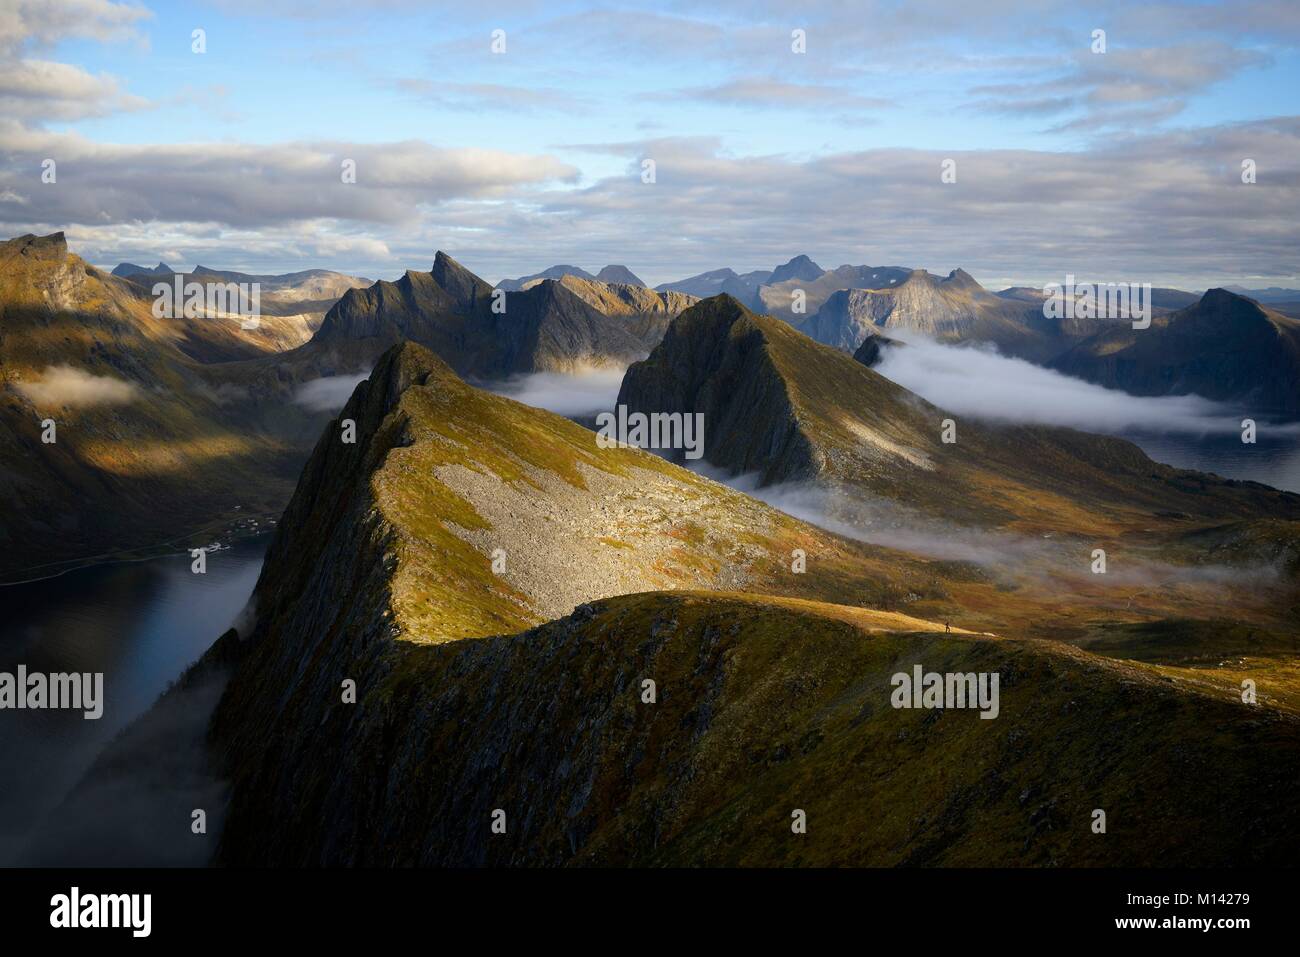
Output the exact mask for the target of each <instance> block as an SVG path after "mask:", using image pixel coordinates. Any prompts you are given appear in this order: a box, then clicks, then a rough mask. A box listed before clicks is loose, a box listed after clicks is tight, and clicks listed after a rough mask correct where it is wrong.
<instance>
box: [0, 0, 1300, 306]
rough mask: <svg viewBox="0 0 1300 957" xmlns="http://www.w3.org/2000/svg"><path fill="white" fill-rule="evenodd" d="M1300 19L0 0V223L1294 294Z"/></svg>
mask: <svg viewBox="0 0 1300 957" xmlns="http://www.w3.org/2000/svg"><path fill="white" fill-rule="evenodd" d="M1296 6H1297V5H1296V4H1294V3H1281V2H1242V3H1236V4H1209V3H1169V4H1152V5H1146V6H1143V7H1140V8H1134V7H1132V6H1131V5H1129V4H1126V3H1098V4H1086V3H1085V4H1081V3H1061V4H1056V3H1052V2H1043V0H1035V2H1018V0H993V2H990V3H983V4H970V3H944V2H939V0H926V2H921V3H906V4H904V3H869V2H868V3H858V4H845V3H825V4H819V3H812V4H805V5H801V6H800V7H799V8H798V9H797V12H796V10H795V8H794V7H793V6H792V5H789V4H764V3H761V2H760V3H748V4H734V5H733V4H682V5H678V6H674V5H672V4H669V5H666V6H665V5H663V4H644V5H627V4H620V5H593V4H576V3H565V4H555V3H546V4H540V3H526V2H508V3H501V4H495V3H490V2H486V3H481V4H477V5H474V6H473V8H472V10H471V11H470V12H466V11H465V9H464V7H465V5H464V4H442V3H436V2H435V3H427V2H426V3H417V2H411V3H407V2H404V0H387V2H379V3H369V4H367V3H356V2H341V0H321V2H318V3H309V2H297V0H290V2H281V0H261V2H252V0H248V2H245V0H223V2H205V3H185V2H154V3H140V4H132V3H114V2H112V0H41V2H40V3H35V2H29V0H0V11H4V12H6V13H8V14H9V15H8V16H7V17H5V18H3V19H2V20H0V23H3V24H4V25H3V27H2V28H0V29H3V32H2V33H0V40H3V42H4V46H3V55H2V59H0V123H3V124H5V125H4V126H3V127H0V129H3V131H4V132H5V133H6V135H5V136H4V137H3V139H4V141H5V143H4V146H2V147H0V218H3V219H4V220H5V221H6V225H5V227H4V228H5V231H6V232H8V233H18V232H24V231H40V230H43V229H44V230H48V229H54V228H61V229H65V230H66V231H67V232H68V234H69V239H70V241H71V243H72V245H73V248H74V250H76V251H79V252H81V253H82V254H83V255H85V256H86V257H87V258H88V259H90V260H91V261H93V262H96V263H100V264H103V265H113V264H114V263H115V262H116V261H118V260H119V259H133V260H150V261H151V262H152V261H154V260H156V259H158V258H164V259H167V260H168V262H170V263H171V264H172V265H178V266H188V265H193V264H194V263H195V262H203V263H204V264H206V265H210V266H222V267H232V268H247V269H259V270H267V271H281V270H286V269H292V268H307V267H311V266H326V267H330V268H338V269H342V270H345V271H348V272H354V273H359V274H365V275H372V276H385V277H389V276H392V275H395V274H397V273H400V272H401V271H402V270H403V269H405V268H424V269H427V268H428V264H429V262H430V261H431V260H432V256H433V252H434V249H436V248H445V249H447V250H448V251H449V252H451V253H452V255H455V256H457V258H460V259H461V260H462V261H463V262H465V263H466V265H468V266H470V267H471V268H473V269H475V271H477V272H479V273H480V274H481V275H484V276H485V277H486V278H489V279H498V278H501V277H503V276H509V275H518V274H523V273H527V272H533V271H536V270H538V269H541V268H543V267H545V266H547V265H550V264H552V263H556V262H568V263H576V264H578V265H582V266H585V267H587V268H589V269H592V270H593V271H594V270H595V269H598V268H599V267H600V266H602V265H604V264H605V263H607V262H623V263H626V264H627V265H629V266H630V267H631V268H632V269H633V270H634V271H636V272H638V273H640V274H641V275H642V276H643V277H644V278H646V279H647V280H649V281H652V282H653V281H662V280H665V279H671V278H679V277H681V276H684V275H689V274H691V273H694V272H699V271H702V270H705V269H710V268H716V267H719V266H723V265H729V266H732V267H733V268H736V269H737V270H741V271H743V270H746V269H752V268H770V267H771V266H773V265H775V264H776V263H777V262H781V261H784V260H785V259H788V258H789V257H790V256H793V255H795V254H796V253H800V252H806V253H808V254H810V255H812V256H813V257H814V258H815V259H817V260H818V261H819V262H820V263H821V264H822V265H823V266H835V265H839V264H841V263H845V262H853V263H870V264H873V265H906V266H924V267H927V268H931V269H933V270H936V271H945V272H946V271H947V270H948V269H951V268H954V267H956V266H963V267H965V268H966V269H968V271H970V272H971V273H972V274H974V275H975V276H976V278H978V279H980V280H981V281H984V282H985V283H986V284H989V285H995V286H996V285H1004V284H1009V283H1012V282H1026V283H1034V284H1041V283H1042V282H1045V281H1049V280H1052V279H1059V278H1061V277H1063V276H1064V275H1065V273H1066V272H1073V273H1075V274H1079V275H1094V276H1098V277H1114V279H1115V280H1129V281H1152V282H1154V283H1156V284H1168V285H1183V286H1185V287H1197V288H1203V287H1204V286H1205V285H1209V284H1219V283H1222V282H1233V281H1240V282H1244V283H1246V284H1248V285H1261V284H1273V283H1278V284H1292V285H1294V284H1297V283H1300V279H1298V278H1297V274H1298V273H1300V267H1297V264H1296V260H1297V256H1296V250H1297V246H1300V244H1298V243H1297V242H1296V239H1297V232H1296V226H1295V222H1296V215H1295V214H1296V213H1297V212H1298V211H1300V209H1297V196H1298V195H1300V192H1298V190H1300V183H1298V180H1300V176H1298V174H1297V150H1296V149H1295V147H1296V145H1297V144H1296V139H1297V136H1298V135H1300V134H1298V131H1297V122H1296V114H1297V113H1300V110H1297V109H1296V106H1295V96H1296V93H1295V91H1296V90H1297V89H1300V56H1298V54H1297V49H1296V44H1297V38H1298V37H1300V15H1298V14H1297V12H1296ZM10 8H12V12H10ZM195 28H202V29H204V30H205V31H206V34H207V51H206V52H205V53H204V54H202V55H197V54H195V53H193V52H192V51H191V31H192V30H193V29H195ZM796 28H799V29H803V30H805V31H806V37H807V40H806V43H807V52H806V53H803V54H795V53H793V52H792V50H791V31H792V30H794V29H796ZM494 29H503V30H505V31H506V34H505V36H506V52H505V53H504V54H493V53H492V52H491V49H490V44H491V34H492V31H493V30H494ZM1096 29H1104V30H1105V31H1106V52H1105V53H1104V54H1097V53H1094V52H1092V50H1091V46H1092V44H1093V38H1092V34H1093V31H1094V30H1096ZM52 65H55V66H57V68H58V69H57V70H55V66H52ZM354 154H355V155H354ZM1255 154H1258V155H1255ZM46 157H50V158H54V159H56V160H59V159H60V157H62V158H63V159H64V160H65V161H64V162H62V163H61V164H60V172H61V175H60V177H59V182H58V183H57V184H41V183H39V180H38V179H37V180H33V177H32V175H31V171H32V170H33V169H36V168H38V167H39V163H40V160H41V159H43V158H46ZM647 157H649V158H653V159H654V160H655V162H656V164H657V180H656V182H655V183H654V184H643V183H642V182H641V180H640V164H641V161H642V160H643V159H645V158H647ZM344 158H353V159H356V161H357V164H358V178H357V183H356V184H352V185H351V186H349V187H348V189H349V190H350V192H341V191H340V190H339V189H337V188H335V186H336V184H335V183H334V182H332V181H330V180H329V179H327V177H331V176H332V174H331V173H330V172H329V171H330V170H332V169H336V168H337V166H338V163H339V162H340V161H341V160H342V159H344ZM945 158H954V159H956V161H957V170H958V176H957V182H956V183H954V184H943V185H942V186H941V184H940V183H939V175H938V172H939V170H938V165H939V163H940V162H941V161H942V160H943V159H945ZM1244 158H1252V159H1255V160H1256V162H1257V163H1258V165H1259V174H1258V180H1257V182H1256V183H1255V184H1251V185H1249V186H1246V185H1244V184H1242V183H1241V182H1240V174H1239V171H1238V170H1237V169H1236V167H1237V166H1238V165H1239V163H1240V162H1241V160H1242V159H1244ZM65 171H66V172H65Z"/></svg>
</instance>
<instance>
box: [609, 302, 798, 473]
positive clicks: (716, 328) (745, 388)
mask: <svg viewBox="0 0 1300 957" xmlns="http://www.w3.org/2000/svg"><path fill="white" fill-rule="evenodd" d="M618 404H619V405H626V406H627V407H628V409H629V411H632V412H668V413H674V412H681V413H696V412H699V413H703V415H704V447H705V457H706V458H707V460H708V461H709V462H711V463H713V464H714V465H720V466H724V467H727V468H731V469H735V470H737V471H742V472H752V471H758V472H761V473H762V475H763V478H764V480H765V481H767V482H778V481H782V480H785V479H790V478H800V477H809V476H812V475H814V474H816V473H817V472H818V471H819V470H820V469H821V467H822V464H823V463H822V461H821V458H820V457H819V456H818V454H817V453H816V451H815V449H814V447H813V444H812V442H811V441H810V440H809V438H808V436H807V435H806V433H805V432H804V431H802V430H801V429H800V428H799V423H798V419H797V416H796V414H795V408H794V405H793V402H792V398H791V395H790V392H789V390H788V388H787V386H786V383H785V381H784V380H783V379H782V377H781V376H780V374H779V371H778V369H777V367H776V366H775V364H774V362H773V356H772V353H771V350H770V349H769V339H768V336H767V335H766V334H765V329H764V328H762V326H761V324H760V321H759V320H758V318H757V317H755V316H754V315H753V313H750V312H749V311H748V310H747V309H745V307H744V306H742V305H741V304H740V303H739V302H737V301H736V300H735V299H733V298H731V297H730V296H717V297H714V298H712V299H707V300H704V301H703V302H701V303H699V304H697V305H695V306H693V307H692V308H690V309H689V310H687V311H686V312H684V313H682V314H681V315H680V316H679V317H678V318H677V319H676V320H675V321H674V322H673V323H672V325H671V326H670V327H669V329H668V332H667V333H666V334H665V336H664V338H663V341H662V342H661V343H660V344H659V346H658V348H656V349H655V351H654V352H653V353H652V354H651V355H650V358H648V359H646V360H645V361H644V362H638V363H637V364H636V365H634V366H632V367H630V368H629V369H628V371H627V374H626V376H625V377H624V379H623V385H622V387H621V388H620V389H619V395H618ZM677 457H678V459H679V460H681V458H682V454H681V453H678V456H677Z"/></svg>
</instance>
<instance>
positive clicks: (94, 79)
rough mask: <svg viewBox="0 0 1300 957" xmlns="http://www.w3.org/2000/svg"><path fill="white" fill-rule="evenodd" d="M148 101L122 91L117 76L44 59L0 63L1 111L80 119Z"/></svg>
mask: <svg viewBox="0 0 1300 957" xmlns="http://www.w3.org/2000/svg"><path fill="white" fill-rule="evenodd" d="M149 105H150V104H149V101H148V100H145V99H143V98H142V97H138V96H131V95H129V94H127V93H124V92H122V90H121V88H120V86H119V84H118V81H117V79H115V78H114V77H111V76H109V75H108V74H106V73H101V74H99V75H98V76H95V75H92V74H90V73H87V72H86V71H85V70H82V69H80V68H79V67H75V66H70V65H68V64H66V63H52V62H50V61H47V60H17V61H12V62H8V63H6V62H0V114H3V115H6V116H15V117H22V118H24V119H37V120H79V119H85V118H86V117H92V116H105V115H107V114H109V113H116V112H118V111H121V110H138V109H144V108H145V107H147V106H149Z"/></svg>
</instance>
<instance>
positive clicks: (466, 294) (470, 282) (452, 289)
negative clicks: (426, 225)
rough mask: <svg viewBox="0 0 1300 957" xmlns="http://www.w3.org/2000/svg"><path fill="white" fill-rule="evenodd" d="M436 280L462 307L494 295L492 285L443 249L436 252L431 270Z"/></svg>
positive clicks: (467, 306)
mask: <svg viewBox="0 0 1300 957" xmlns="http://www.w3.org/2000/svg"><path fill="white" fill-rule="evenodd" d="M430 273H431V274H432V276H433V279H434V282H436V283H437V284H438V285H439V286H441V287H442V289H443V291H444V292H446V293H447V294H448V295H449V296H451V297H452V299H454V300H455V301H456V304H457V305H458V306H459V307H460V308H462V309H468V308H470V307H471V306H473V305H474V303H475V302H476V301H477V300H478V299H481V298H483V297H485V296H490V295H492V287H491V286H490V285H488V284H487V283H486V282H484V281H483V280H482V279H480V278H479V277H478V276H476V275H474V273H472V272H470V271H469V270H468V269H466V268H465V267H464V266H462V265H461V264H460V263H458V262H457V261H456V260H454V259H452V258H451V257H450V256H448V255H447V254H446V253H445V252H443V251H442V250H441V249H439V250H438V251H437V253H435V254H434V257H433V269H431V270H430Z"/></svg>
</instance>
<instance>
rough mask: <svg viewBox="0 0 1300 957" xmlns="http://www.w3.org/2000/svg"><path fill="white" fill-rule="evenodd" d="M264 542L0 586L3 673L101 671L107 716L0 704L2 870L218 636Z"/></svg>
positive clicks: (239, 602)
mask: <svg viewBox="0 0 1300 957" xmlns="http://www.w3.org/2000/svg"><path fill="white" fill-rule="evenodd" d="M267 544H268V542H267V541H266V540H254V541H246V542H241V543H238V544H236V545H234V546H233V547H231V548H228V549H222V550H219V551H214V552H209V553H208V555H207V573H206V574H203V575H196V574H194V573H193V572H191V571H190V558H189V557H188V556H187V555H174V556H170V557H166V558H158V559H151V560H149V561H144V562H134V563H122V564H113V565H99V566H95V567H92V568H84V569H80V570H78V571H74V572H69V573H68V574H65V575H62V576H60V577H58V578H50V579H45V580H43V581H36V582H28V583H25V584H22V585H13V586H9V587H0V607H2V608H3V609H4V612H3V615H0V671H4V672H9V673H11V674H12V673H14V671H15V669H16V668H17V666H18V665H19V664H22V665H26V666H27V671H28V672H29V673H32V672H44V673H50V672H72V671H77V672H103V673H104V686H103V716H102V717H101V718H99V719H98V720H86V719H85V718H83V716H82V712H81V711H55V710H41V711H34V710H22V711H15V710H4V711H0V865H9V864H12V863H13V862H14V860H15V858H16V857H17V856H18V855H19V854H21V853H22V851H23V848H24V846H25V845H26V844H27V843H28V839H29V837H30V835H31V834H32V833H33V832H34V831H35V830H36V829H38V828H39V827H40V826H41V824H42V821H43V820H44V818H45V816H46V815H47V814H48V813H49V812H50V811H51V810H52V809H54V808H56V807H57V806H58V805H59V802H60V801H61V800H62V799H63V797H64V796H65V795H66V794H67V792H68V790H69V789H70V788H71V787H72V786H73V785H75V784H76V783H77V781H78V779H79V778H80V777H81V775H82V774H84V773H85V771H86V770H87V769H88V768H89V767H90V765H91V764H92V763H93V762H94V760H95V757H96V756H97V755H98V754H99V752H100V751H101V750H102V749H103V748H104V746H105V745H107V744H108V743H109V742H110V741H111V740H112V739H113V737H114V736H115V735H116V734H117V733H118V732H119V731H121V730H122V728H124V727H126V726H127V725H128V724H130V723H131V721H133V720H134V719H135V718H137V717H138V716H139V715H141V714H142V713H144V712H145V711H146V710H147V709H148V708H149V707H150V705H152V704H153V703H154V701H156V700H157V698H158V696H159V695H160V694H161V693H162V692H163V691H165V690H166V688H167V686H168V685H169V684H170V683H171V682H172V681H174V680H175V679H176V678H177V677H179V676H180V674H181V672H183V671H184V670H185V668H186V667H187V666H188V665H190V664H191V663H193V662H194V661H195V660H197V659H198V658H199V657H200V656H201V655H202V654H203V652H204V651H206V650H207V649H208V647H209V646H210V645H211V644H212V642H213V641H215V640H216V639H217V637H218V636H220V634H221V633H222V632H223V631H225V630H226V629H227V628H228V627H229V626H230V625H231V624H232V623H233V622H234V621H235V618H236V616H237V615H238V614H239V613H240V611H241V610H242V609H243V607H244V605H245V603H246V602H247V601H248V597H249V595H251V594H252V591H253V586H254V585H255V584H256V582H257V576H258V573H259V571H260V570H261V567H262V558H263V556H264V554H265V552H266V547H267Z"/></svg>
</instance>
